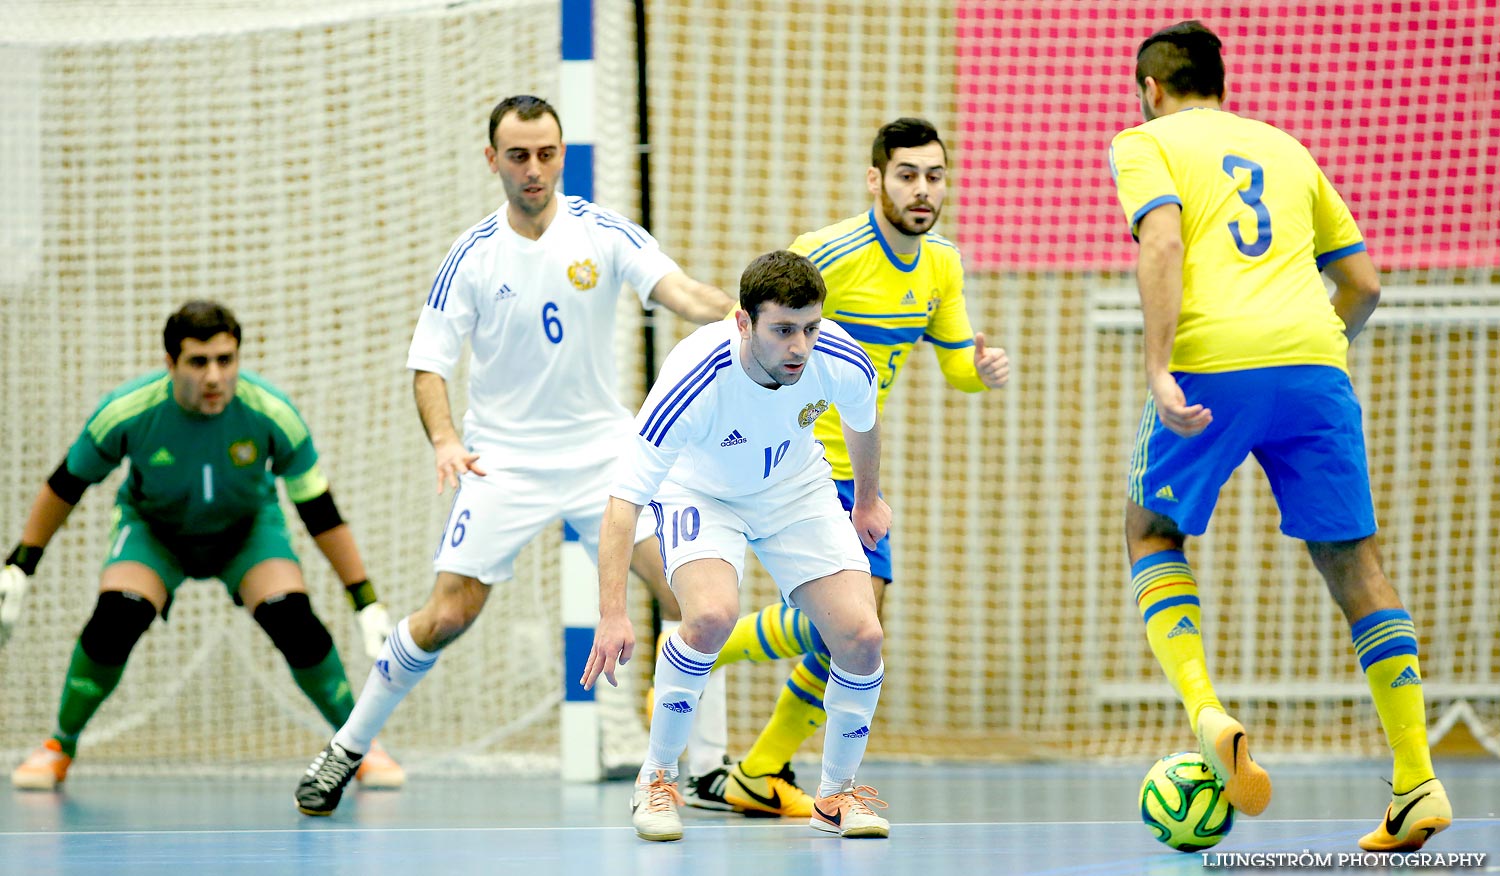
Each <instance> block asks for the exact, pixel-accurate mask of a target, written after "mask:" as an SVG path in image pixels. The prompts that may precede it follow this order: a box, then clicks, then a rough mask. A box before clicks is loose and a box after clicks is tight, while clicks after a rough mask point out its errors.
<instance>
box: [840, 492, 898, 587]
mask: <svg viewBox="0 0 1500 876" xmlns="http://www.w3.org/2000/svg"><path fill="white" fill-rule="evenodd" d="M833 485H834V486H835V487H838V488H839V503H840V504H841V505H843V506H844V510H845V511H850V512H852V511H853V510H854V481H852V480H850V481H841V480H839V479H837V478H835V479H834V481H833ZM882 495H884V494H882ZM860 547H864V542H860ZM865 556H866V557H869V558H870V575H871V576H873V577H876V578H884V579H885V580H886V583H887V584H889V583H890V582H891V580H892V579H891V534H890V533H889V532H887V533H886V534H885V537H884V538H882V539H880V541H878V542H876V544H875V550H873V551H872V550H870V549H869V548H865Z"/></svg>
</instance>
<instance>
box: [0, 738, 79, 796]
mask: <svg viewBox="0 0 1500 876" xmlns="http://www.w3.org/2000/svg"><path fill="white" fill-rule="evenodd" d="M72 763H73V758H71V757H68V756H67V755H66V754H63V750H62V744H61V743H59V742H58V741H57V740H56V739H48V740H47V741H46V742H43V743H42V744H41V745H39V746H37V748H36V750H35V751H33V752H32V753H31V754H29V755H27V756H26V759H25V760H23V761H21V765H20V766H18V767H16V769H15V772H12V773H11V774H10V783H11V784H12V785H15V786H16V787H17V788H20V789H22V790H25V791H51V790H53V789H55V788H56V787H57V786H58V785H61V784H62V781H63V779H66V778H67V777H68V766H69V765H70V764H72Z"/></svg>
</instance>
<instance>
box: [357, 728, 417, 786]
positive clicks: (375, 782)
mask: <svg viewBox="0 0 1500 876" xmlns="http://www.w3.org/2000/svg"><path fill="white" fill-rule="evenodd" d="M354 779H355V781H357V782H359V785H360V787H362V788H368V789H370V790H375V791H382V790H395V789H396V788H399V787H401V786H402V785H404V784H406V770H404V769H402V768H401V764H399V763H396V759H395V758H394V757H391V755H390V752H388V751H386V750H385V747H384V746H382V745H381V744H380V742H379V740H376V741H373V742H371V743H370V750H369V751H367V752H365V757H364V760H361V761H360V762H359V771H358V772H356V773H355V774H354Z"/></svg>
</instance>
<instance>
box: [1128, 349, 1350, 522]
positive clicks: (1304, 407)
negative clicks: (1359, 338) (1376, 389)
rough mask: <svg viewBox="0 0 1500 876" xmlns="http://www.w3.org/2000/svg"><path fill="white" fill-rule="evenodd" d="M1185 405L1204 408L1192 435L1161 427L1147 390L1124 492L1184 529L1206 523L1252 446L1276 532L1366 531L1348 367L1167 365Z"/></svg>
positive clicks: (1134, 500)
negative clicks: (1276, 512) (1198, 369)
mask: <svg viewBox="0 0 1500 876" xmlns="http://www.w3.org/2000/svg"><path fill="white" fill-rule="evenodd" d="M1173 376H1175V377H1176V378H1177V383H1178V384H1179V385H1180V386H1181V387H1182V392H1183V395H1185V396H1186V397H1187V402H1188V404H1190V405H1192V404H1201V405H1204V406H1206V407H1208V408H1209V410H1211V411H1213V422H1212V423H1210V424H1209V426H1208V428H1207V429H1205V430H1204V431H1203V432H1202V434H1200V435H1197V436H1194V437H1192V438H1182V437H1179V436H1178V435H1175V434H1173V433H1172V432H1170V431H1168V430H1167V428H1166V427H1165V426H1163V425H1162V423H1161V418H1159V417H1157V416H1156V405H1155V402H1154V401H1153V400H1152V399H1150V398H1147V400H1146V409H1145V411H1144V413H1143V414H1142V416H1141V425H1140V429H1139V431H1137V433H1136V439H1135V451H1134V452H1133V453H1132V454H1131V457H1130V476H1129V480H1130V483H1129V495H1130V500H1131V501H1132V502H1134V503H1136V504H1137V505H1140V506H1141V507H1143V508H1146V509H1148V510H1151V511H1155V512H1156V513H1158V514H1162V515H1165V516H1167V517H1170V518H1172V520H1173V521H1174V522H1175V523H1176V524H1177V528H1178V529H1181V530H1182V531H1183V532H1184V533H1185V534H1187V535H1202V534H1203V533H1204V531H1205V530H1207V529H1208V519H1209V517H1211V516H1213V512H1214V504H1215V503H1216V502H1217V501H1218V499H1219V489H1220V488H1221V487H1223V486H1224V483H1225V482H1226V481H1228V480H1229V476H1230V475H1231V474H1233V473H1234V470H1235V469H1236V468H1238V467H1239V465H1240V463H1241V462H1244V461H1245V457H1246V456H1247V455H1250V454H1254V456H1255V459H1256V461H1257V462H1259V463H1260V467H1261V469H1263V470H1264V471H1265V473H1266V479H1267V480H1269V481H1270V482H1271V492H1272V493H1274V494H1275V496H1276V504H1277V506H1278V507H1279V508H1280V509H1281V531H1282V532H1284V533H1286V534H1287V535H1289V536H1291V537H1293V538H1298V539H1302V540H1303V541H1353V540H1355V539H1360V538H1365V537H1366V536H1370V535H1374V534H1375V529H1376V526H1375V506H1374V503H1373V502H1372V500H1371V498H1370V473H1369V468H1368V464H1367V462H1366V460H1365V436H1364V426H1363V424H1362V422H1361V419H1360V416H1361V414H1360V408H1359V400H1358V399H1356V398H1355V397H1354V387H1353V386H1352V385H1350V383H1349V375H1347V374H1345V373H1344V372H1343V371H1340V370H1339V369H1337V368H1332V367H1329V366H1327V365H1285V366H1280V367H1274V368H1255V369H1249V370H1245V371H1228V372H1223V373H1220V374H1184V373H1180V372H1174V375H1173Z"/></svg>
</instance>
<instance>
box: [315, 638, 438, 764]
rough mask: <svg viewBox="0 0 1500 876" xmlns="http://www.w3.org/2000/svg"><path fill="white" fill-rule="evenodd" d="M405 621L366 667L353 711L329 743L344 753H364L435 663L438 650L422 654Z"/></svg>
mask: <svg viewBox="0 0 1500 876" xmlns="http://www.w3.org/2000/svg"><path fill="white" fill-rule="evenodd" d="M406 622H407V618H402V619H401V622H400V623H398V624H396V629H395V630H393V631H392V632H391V635H390V636H389V637H388V638H387V639H386V640H385V645H384V646H382V647H381V649H380V656H379V657H378V658H376V660H375V665H374V666H373V667H371V668H370V677H369V678H367V679H365V686H364V689H363V690H361V691H360V692H359V699H357V700H355V702H354V711H353V712H350V713H349V720H347V721H345V722H344V726H342V727H340V728H339V730H338V732H337V733H335V734H333V741H334V742H337V743H338V744H339V745H341V746H343V748H344V750H346V751H349V752H353V753H358V754H364V753H365V752H367V751H369V750H370V742H371V740H373V739H374V738H375V734H377V733H379V732H380V728H381V727H384V726H385V722H386V721H387V720H388V719H389V718H390V717H391V713H392V712H394V711H396V706H398V705H400V703H401V700H402V699H404V698H405V697H406V693H407V691H409V690H411V689H412V687H414V686H415V685H416V683H417V682H419V681H421V680H422V678H423V676H425V675H427V670H429V669H431V668H432V665H433V664H434V663H436V662H437V659H438V654H440V653H442V652H441V651H423V650H422V649H421V648H418V647H417V643H416V642H413V641H412V640H411V632H410V631H409V630H408V629H407V623H406Z"/></svg>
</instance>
